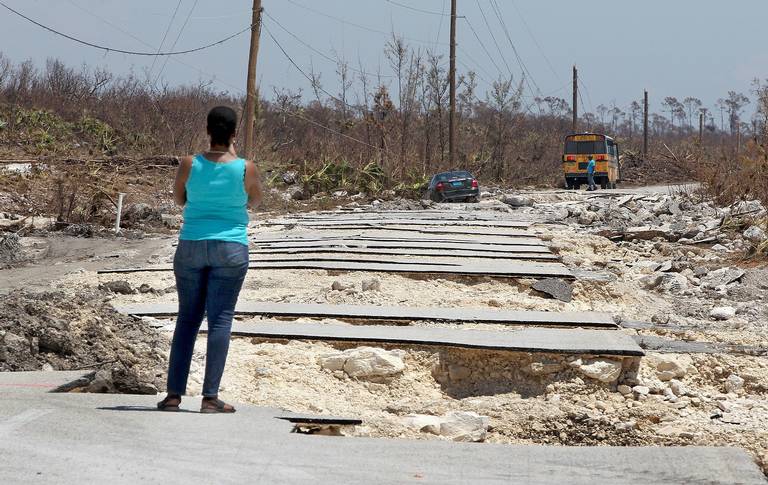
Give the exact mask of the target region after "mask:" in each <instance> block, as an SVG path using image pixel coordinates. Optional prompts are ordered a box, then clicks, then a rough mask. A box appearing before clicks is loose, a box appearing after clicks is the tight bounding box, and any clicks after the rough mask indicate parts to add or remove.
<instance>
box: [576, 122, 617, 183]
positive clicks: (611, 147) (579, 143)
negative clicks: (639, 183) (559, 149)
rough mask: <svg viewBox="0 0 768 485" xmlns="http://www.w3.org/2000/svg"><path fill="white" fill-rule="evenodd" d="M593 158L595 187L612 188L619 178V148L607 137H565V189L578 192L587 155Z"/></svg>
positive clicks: (583, 174)
mask: <svg viewBox="0 0 768 485" xmlns="http://www.w3.org/2000/svg"><path fill="white" fill-rule="evenodd" d="M590 155H592V156H593V157H594V158H595V174H594V176H595V184H596V185H600V187H601V188H603V189H615V188H616V183H617V182H620V179H621V166H620V165H619V145H618V144H617V143H616V142H615V141H614V140H613V138H611V137H610V136H606V135H600V134H597V133H581V134H575V135H568V136H566V137H565V149H564V150H563V174H564V175H565V186H566V188H568V189H574V190H578V189H579V188H580V187H581V185H582V184H586V183H587V163H588V162H589V156H590Z"/></svg>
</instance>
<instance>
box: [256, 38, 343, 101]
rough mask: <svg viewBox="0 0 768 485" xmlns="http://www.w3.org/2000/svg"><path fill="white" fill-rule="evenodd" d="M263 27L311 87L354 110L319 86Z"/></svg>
mask: <svg viewBox="0 0 768 485" xmlns="http://www.w3.org/2000/svg"><path fill="white" fill-rule="evenodd" d="M263 27H264V30H265V31H266V32H267V35H269V37H270V38H271V39H272V42H274V43H275V45H277V47H278V49H280V51H281V52H282V53H283V55H284V56H285V58H286V59H288V61H289V62H290V63H291V64H293V67H295V68H296V70H297V71H299V72H300V73H301V75H302V76H304V77H305V78H307V81H309V82H310V84H311V85H312V87H313V88H317V89H318V90H320V91H322V92H323V93H325V94H326V95H327V96H328V97H330V98H331V99H333V100H335V101H338V102H339V103H341V104H342V105H344V106H346V107H347V108H349V109H352V110H354V109H357V108H356V107H355V106H352V105H351V104H349V103H347V102H346V101H344V100H342V99H340V98H337V97H336V96H334V95H333V94H331V93H329V92H328V91H326V90H325V89H324V88H323V87H322V86H320V85H319V84H318V83H317V82H316V81H315V79H313V78H312V76H310V75H309V74H307V73H306V72H304V70H303V69H302V68H301V67H299V65H298V64H297V63H296V61H294V60H293V58H292V57H291V56H290V54H288V52H287V51H286V50H285V49H284V48H283V46H282V45H281V44H280V42H279V41H278V40H277V39H276V38H275V36H274V35H272V32H271V31H270V30H269V27H267V26H266V25H264V26H263Z"/></svg>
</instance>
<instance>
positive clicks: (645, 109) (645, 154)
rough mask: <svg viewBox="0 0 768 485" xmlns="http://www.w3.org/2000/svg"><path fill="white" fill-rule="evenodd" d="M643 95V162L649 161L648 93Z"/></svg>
mask: <svg viewBox="0 0 768 485" xmlns="http://www.w3.org/2000/svg"><path fill="white" fill-rule="evenodd" d="M643 93H644V94H643V161H646V160H647V159H648V91H644V92H643Z"/></svg>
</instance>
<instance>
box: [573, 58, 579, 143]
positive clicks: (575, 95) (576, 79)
mask: <svg viewBox="0 0 768 485" xmlns="http://www.w3.org/2000/svg"><path fill="white" fill-rule="evenodd" d="M578 124H579V71H577V70H576V66H573V126H572V128H571V131H572V132H574V133H576V130H577V128H578Z"/></svg>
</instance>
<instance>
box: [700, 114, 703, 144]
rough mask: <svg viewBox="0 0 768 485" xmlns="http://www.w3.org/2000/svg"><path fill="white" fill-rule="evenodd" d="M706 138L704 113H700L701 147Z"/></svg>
mask: <svg viewBox="0 0 768 485" xmlns="http://www.w3.org/2000/svg"><path fill="white" fill-rule="evenodd" d="M703 138H704V113H699V145H701V140H702V139H703Z"/></svg>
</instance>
